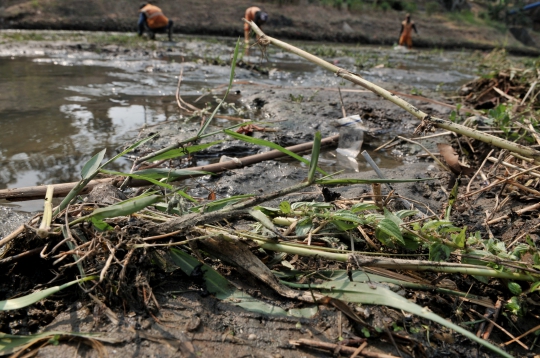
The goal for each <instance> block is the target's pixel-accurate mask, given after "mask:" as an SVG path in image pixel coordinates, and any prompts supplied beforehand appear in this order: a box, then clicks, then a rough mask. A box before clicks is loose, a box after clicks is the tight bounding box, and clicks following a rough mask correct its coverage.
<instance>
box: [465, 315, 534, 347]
mask: <svg viewBox="0 0 540 358" xmlns="http://www.w3.org/2000/svg"><path fill="white" fill-rule="evenodd" d="M470 311H471V312H473V313H475V314H477V315H478V316H479V317H482V318H483V319H485V320H487V321H488V322H490V323H493V325H494V326H495V327H497V328H498V329H500V330H501V331H502V332H503V333H505V334H506V335H507V336H509V337H510V338H512V339H515V341H516V342H517V343H518V344H519V345H521V346H522V347H523V348H525V349H527V350H528V349H529V347H527V346H526V345H525V344H523V343H522V342H521V341H520V340H518V339H516V337H514V336H513V335H512V333H510V332H508V331H507V330H506V329H504V328H503V327H501V326H500V325H498V324H497V323H496V322H495V321H493V320H492V319H490V318H487V317H485V316H484V315H483V314H481V313H480V312H477V311H475V310H474V309H472V308H470Z"/></svg>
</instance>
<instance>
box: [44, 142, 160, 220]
mask: <svg viewBox="0 0 540 358" xmlns="http://www.w3.org/2000/svg"><path fill="white" fill-rule="evenodd" d="M156 135H157V134H155V135H153V136H151V137H148V138H145V139H141V140H140V141H138V142H136V143H134V144H132V145H131V146H129V147H128V148H127V149H126V150H124V151H123V152H122V153H119V154H118V155H115V156H114V157H113V158H111V159H109V160H108V161H106V162H105V163H104V164H103V165H101V166H99V165H98V167H97V168H95V169H94V170H93V171H92V169H93V168H94V166H95V165H96V163H97V164H99V163H101V160H103V157H102V158H101V159H100V160H99V161H98V159H99V157H96V156H98V155H101V153H103V155H105V152H104V151H105V149H103V150H102V151H101V152H99V153H98V154H96V155H95V156H94V157H92V159H90V161H89V162H88V163H86V164H85V165H84V167H83V169H82V171H81V176H82V177H83V179H82V180H81V181H80V182H79V183H78V184H77V185H76V186H75V187H74V188H73V189H71V190H70V192H69V193H68V195H67V196H66V197H65V198H64V199H63V200H62V202H61V203H60V205H58V207H57V208H56V210H55V211H54V213H53V217H55V216H56V215H58V213H59V212H61V211H62V210H64V209H65V208H66V207H67V206H68V204H69V203H70V202H71V200H73V199H74V198H75V197H76V196H77V195H78V194H79V193H80V191H81V190H83V189H84V187H85V186H86V184H88V182H89V181H90V180H92V179H93V178H94V177H95V176H96V175H97V173H99V169H101V168H103V167H105V166H106V165H107V164H109V163H111V162H113V161H115V160H116V159H118V158H120V157H121V156H123V155H124V154H127V153H129V152H131V151H132V150H133V149H135V148H137V147H139V146H140V145H142V144H144V143H146V142H147V141H149V140H150V139H152V138H154V136H156ZM94 158H95V159H94Z"/></svg>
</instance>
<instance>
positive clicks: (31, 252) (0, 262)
mask: <svg viewBox="0 0 540 358" xmlns="http://www.w3.org/2000/svg"><path fill="white" fill-rule="evenodd" d="M44 248H45V246H41V247H38V248H35V249H32V250H28V251H25V252H22V253H20V254H18V255H14V256H10V257H6V258H5V259H2V260H0V265H5V264H9V263H10V262H15V261H19V260H20V259H22V258H24V257H27V256H32V255H35V254H38V253H39V252H40V251H41V250H43V249H44Z"/></svg>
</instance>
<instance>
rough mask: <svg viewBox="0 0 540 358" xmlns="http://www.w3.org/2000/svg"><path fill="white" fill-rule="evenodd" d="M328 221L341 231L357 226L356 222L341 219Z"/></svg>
mask: <svg viewBox="0 0 540 358" xmlns="http://www.w3.org/2000/svg"><path fill="white" fill-rule="evenodd" d="M330 222H331V223H332V224H334V225H335V226H336V227H337V228H338V229H339V230H341V231H349V230H352V229H354V228H355V227H357V226H358V224H355V223H350V222H346V221H341V220H332V221H330Z"/></svg>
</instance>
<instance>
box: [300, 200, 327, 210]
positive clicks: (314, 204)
mask: <svg viewBox="0 0 540 358" xmlns="http://www.w3.org/2000/svg"><path fill="white" fill-rule="evenodd" d="M333 207H334V205H332V204H330V203H323V202H316V201H298V202H296V203H292V204H291V209H292V210H298V209H301V208H313V209H332V208H333Z"/></svg>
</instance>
